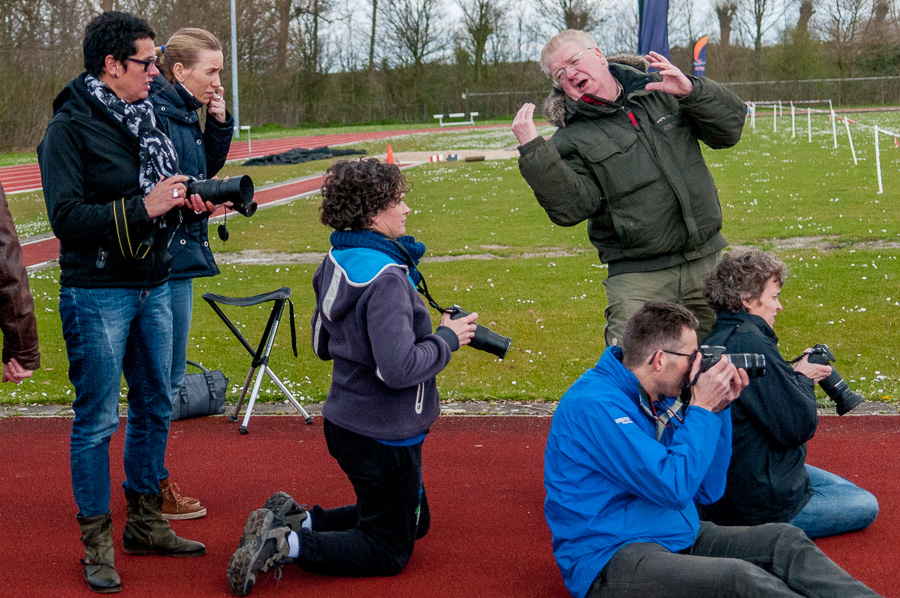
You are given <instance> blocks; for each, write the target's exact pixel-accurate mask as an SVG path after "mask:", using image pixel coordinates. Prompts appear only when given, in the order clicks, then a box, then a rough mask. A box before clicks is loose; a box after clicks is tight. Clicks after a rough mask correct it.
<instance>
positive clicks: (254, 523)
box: [228, 509, 292, 597]
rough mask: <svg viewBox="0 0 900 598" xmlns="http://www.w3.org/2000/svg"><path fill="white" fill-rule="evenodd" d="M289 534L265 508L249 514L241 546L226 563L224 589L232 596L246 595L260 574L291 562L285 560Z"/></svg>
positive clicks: (290, 560) (287, 551)
mask: <svg viewBox="0 0 900 598" xmlns="http://www.w3.org/2000/svg"><path fill="white" fill-rule="evenodd" d="M290 532H291V530H290V529H289V528H288V527H286V526H279V525H277V523H276V521H275V516H274V515H273V514H272V512H271V511H269V510H267V509H258V510H256V511H253V512H252V513H251V514H250V517H248V518H247V523H246V525H245V526H244V535H243V537H242V538H241V546H240V548H238V549H237V550H236V551H235V553H234V554H233V555H231V559H230V560H229V561H228V587H229V588H230V589H231V593H232V594H234V595H235V596H239V597H240V596H246V595H247V594H249V593H250V591H251V590H252V589H253V585H254V584H255V583H256V578H257V576H258V575H259V574H260V573H265V572H266V571H270V570H272V569H277V568H279V567H281V566H282V565H286V564H288V563H290V562H292V559H291V558H289V557H288V553H289V545H288V540H287V537H288V534H289V533H290Z"/></svg>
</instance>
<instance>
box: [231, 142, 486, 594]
mask: <svg viewBox="0 0 900 598" xmlns="http://www.w3.org/2000/svg"><path fill="white" fill-rule="evenodd" d="M408 188H409V185H408V184H407V182H406V179H405V178H404V177H403V175H402V174H401V173H400V169H399V168H397V167H396V166H395V165H393V164H385V163H381V162H379V161H377V160H374V159H364V160H360V161H356V162H348V161H342V162H338V163H336V164H334V165H333V166H332V167H331V168H329V169H328V172H327V173H326V177H325V184H324V186H323V187H322V207H321V220H322V223H323V224H325V225H327V226H330V227H332V228H333V229H335V230H334V232H333V233H332V235H331V244H332V248H331V251H329V252H328V255H327V256H326V258H325V260H324V261H323V263H322V265H321V266H320V267H319V269H318V270H317V271H316V274H315V277H314V278H313V286H314V288H315V291H316V312H315V314H314V315H313V319H312V341H313V348H314V349H315V351H316V355H318V356H319V358H321V359H325V360H327V359H331V360H333V362H334V370H333V375H332V384H331V390H330V391H329V393H328V397H327V399H326V401H325V405H324V407H323V408H322V415H323V416H324V418H325V439H326V441H327V443H328V451H329V452H330V453H331V455H332V456H333V457H334V458H335V459H337V461H338V464H339V465H340V466H341V469H342V470H343V471H344V473H346V474H347V477H348V478H349V479H350V483H351V484H353V489H354V490H355V491H356V503H355V504H351V505H347V506H343V507H338V508H335V509H328V510H325V509H323V508H322V507H320V506H315V507H313V508H312V509H311V510H309V511H307V510H306V509H305V508H304V507H299V506H297V505H296V503H295V502H294V500H293V499H292V498H291V497H290V496H288V495H287V494H285V493H283V492H278V493H275V494H273V495H272V496H271V497H270V498H269V500H268V501H267V502H266V504H265V507H264V508H263V509H259V510H257V511H254V512H253V513H252V514H251V515H250V517H249V519H248V520H247V524H246V526H245V528H244V535H243V537H242V538H241V548H239V549H238V550H237V552H235V553H234V555H233V556H232V557H231V561H230V562H229V564H228V584H229V586H230V587H231V591H232V593H234V595H236V596H246V595H247V594H248V593H249V592H250V590H252V589H253V584H254V583H255V582H256V576H257V575H258V574H259V573H261V572H263V571H267V570H269V569H272V568H275V567H279V566H281V565H282V564H284V563H285V562H288V561H289V560H290V559H293V560H294V561H296V562H297V563H298V564H299V565H300V566H301V567H303V568H304V569H306V570H308V571H312V572H315V573H324V574H328V575H347V576H372V575H396V574H397V573H400V572H401V571H402V570H403V568H404V567H405V566H406V563H407V562H408V561H409V558H410V556H411V555H412V551H413V545H414V544H415V542H416V540H418V539H419V538H421V537H422V536H424V535H425V534H426V532H427V531H428V526H429V522H430V516H429V511H428V501H427V499H426V496H425V487H424V485H423V483H422V442H423V441H424V440H425V435H426V434H427V433H428V429H429V427H430V426H431V424H432V423H433V422H434V420H435V419H436V418H437V416H438V413H439V411H440V406H439V404H438V391H437V385H436V381H435V376H436V375H437V374H438V372H440V371H441V370H443V369H444V368H445V367H446V366H447V364H448V363H449V362H450V354H451V353H452V352H453V351H455V350H456V349H458V348H459V347H460V346H462V345H465V344H468V343H469V341H470V340H471V339H472V337H473V336H474V334H475V324H474V323H473V321H474V320H475V318H476V317H477V314H471V315H470V316H467V317H464V318H460V319H457V320H451V319H450V316H449V315H448V314H444V315H443V316H442V317H441V321H440V325H439V326H438V328H437V330H435V331H434V332H432V329H431V318H430V317H429V314H428V309H427V308H426V306H425V305H424V303H423V302H422V300H421V299H420V298H419V296H418V295H417V293H416V289H415V287H414V286H413V284H414V282H416V281H418V280H419V278H420V274H419V272H418V270H416V268H415V266H416V264H417V263H418V261H419V258H421V257H422V255H423V254H424V253H425V246H424V245H423V244H421V243H417V242H416V240H415V239H413V238H412V237H411V236H405V235H406V217H407V215H408V214H409V211H410V210H409V207H408V206H407V205H406V202H405V201H404V197H405V196H406V191H407V190H408Z"/></svg>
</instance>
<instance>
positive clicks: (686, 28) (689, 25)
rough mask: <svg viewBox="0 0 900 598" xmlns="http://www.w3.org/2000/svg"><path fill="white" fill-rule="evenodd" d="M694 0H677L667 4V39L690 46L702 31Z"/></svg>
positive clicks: (702, 27) (703, 26)
mask: <svg viewBox="0 0 900 598" xmlns="http://www.w3.org/2000/svg"><path fill="white" fill-rule="evenodd" d="M698 12H699V11H698V6H697V1H696V0H677V1H676V2H672V3H671V4H669V40H670V41H675V43H674V44H672V45H676V44H683V45H684V46H685V47H692V46H693V45H694V42H695V41H697V39H698V38H699V37H700V31H703V32H704V33H705V32H706V31H704V29H705V25H703V24H702V23H701V22H700V17H699V15H698Z"/></svg>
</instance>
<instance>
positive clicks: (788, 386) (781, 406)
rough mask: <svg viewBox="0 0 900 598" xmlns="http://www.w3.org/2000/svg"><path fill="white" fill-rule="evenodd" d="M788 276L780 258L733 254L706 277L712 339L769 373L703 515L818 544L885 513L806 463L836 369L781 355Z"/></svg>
mask: <svg viewBox="0 0 900 598" xmlns="http://www.w3.org/2000/svg"><path fill="white" fill-rule="evenodd" d="M786 277H787V268H786V267H785V265H784V262H782V261H781V260H779V259H778V258H777V257H775V256H774V255H773V254H771V253H768V252H763V251H758V250H742V251H730V252H727V253H726V254H725V255H724V256H723V258H722V261H721V262H720V263H719V265H718V266H717V267H716V269H715V270H713V272H711V273H710V274H709V276H708V277H707V278H706V284H705V293H706V297H707V299H708V300H709V303H710V305H711V306H712V307H713V309H715V310H716V313H717V316H716V324H715V327H714V328H713V331H712V333H711V334H710V335H709V336H708V337H707V338H706V339H705V340H704V341H703V343H704V344H706V345H719V346H724V347H725V348H726V349H727V351H728V353H757V354H761V355H764V356H765V359H766V371H765V375H763V376H762V377H759V378H751V379H750V385H749V386H748V387H747V388H745V389H744V391H743V392H742V393H741V396H740V398H739V399H738V400H737V401H735V402H734V403H733V404H732V406H731V420H732V423H733V426H734V430H733V436H732V445H733V451H732V458H731V464H730V466H729V468H728V480H727V484H726V487H725V495H724V496H723V497H722V498H721V499H720V500H719V501H718V502H716V503H714V504H712V505H703V506H701V507H700V510H701V513H702V515H703V517H704V518H705V519H708V520H710V521H712V522H713V523H717V524H719V525H759V524H762V523H772V522H787V523H793V524H794V525H796V526H797V527H799V528H801V529H802V530H803V531H805V532H806V534H807V535H808V536H809V537H810V538H819V537H822V536H832V535H836V534H842V533H846V532H850V531H855V530H858V529H863V528H865V527H868V526H869V524H871V523H872V521H874V520H875V517H876V515H877V514H878V501H877V500H876V499H875V497H874V496H872V495H871V494H870V493H869V492H866V491H865V490H863V489H861V488H859V487H857V486H856V485H855V484H853V483H852V482H850V481H848V480H845V479H844V478H841V477H838V476H836V475H834V474H832V473H829V472H827V471H824V470H822V469H819V468H817V467H812V466H811V465H807V464H806V442H807V441H808V440H809V439H810V438H812V437H813V434H815V432H816V426H817V425H818V416H817V412H816V396H815V383H816V382H818V381H819V380H822V379H824V378H825V377H827V376H828V375H829V374H830V373H831V367H830V366H827V365H819V364H814V363H810V362H809V360H808V352H809V351H808V350H807V352H805V353H804V355H803V356H802V358H801V359H799V360H798V361H797V362H796V363H794V364H793V366H792V365H791V364H789V363H788V362H787V361H785V360H784V358H783V357H782V356H781V354H780V353H779V351H778V337H776V336H775V316H776V315H777V314H778V312H780V311H781V310H782V305H781V301H780V300H779V293H780V292H781V287H782V285H783V284H784V282H785V279H786Z"/></svg>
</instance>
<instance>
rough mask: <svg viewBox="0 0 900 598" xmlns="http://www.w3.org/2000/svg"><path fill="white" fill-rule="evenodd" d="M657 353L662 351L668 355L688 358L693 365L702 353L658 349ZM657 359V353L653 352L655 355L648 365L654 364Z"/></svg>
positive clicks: (651, 357)
mask: <svg viewBox="0 0 900 598" xmlns="http://www.w3.org/2000/svg"><path fill="white" fill-rule="evenodd" d="M657 351H662V352H663V353H668V354H669V355H678V356H679V357H687V358H688V359H689V360H690V362H691V363H694V358H695V357H697V354H698V353H699V352H700V349H694V350H693V351H691V352H690V353H679V352H678V351H669V350H668V349H657ZM654 357H656V351H654V352H653V355H651V356H650V361H648V362H647V363H648V364H651V363H653V358H654Z"/></svg>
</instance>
